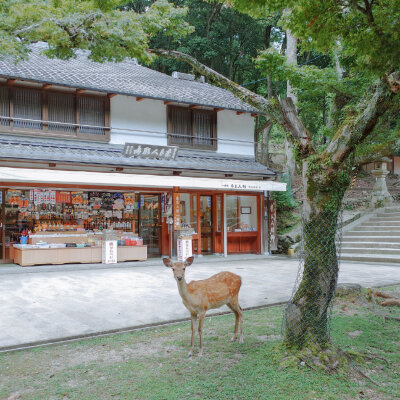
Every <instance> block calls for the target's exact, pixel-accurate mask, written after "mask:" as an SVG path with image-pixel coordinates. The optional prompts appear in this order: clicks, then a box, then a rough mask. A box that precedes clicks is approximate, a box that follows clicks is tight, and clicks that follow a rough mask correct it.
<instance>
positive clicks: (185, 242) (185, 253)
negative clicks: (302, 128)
mask: <svg viewBox="0 0 400 400" xmlns="http://www.w3.org/2000/svg"><path fill="white" fill-rule="evenodd" d="M177 246H178V249H177V254H178V260H179V261H185V260H186V259H187V258H189V257H192V255H193V252H192V239H190V238H182V239H178V241H177Z"/></svg>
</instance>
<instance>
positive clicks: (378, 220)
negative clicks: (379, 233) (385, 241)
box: [363, 217, 400, 224]
mask: <svg viewBox="0 0 400 400" xmlns="http://www.w3.org/2000/svg"><path fill="white" fill-rule="evenodd" d="M366 222H368V223H387V222H399V223H400V217H372V218H370V219H368V220H367V221H365V222H363V223H364V224H365V223H366Z"/></svg>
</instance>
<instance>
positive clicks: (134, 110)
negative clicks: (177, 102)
mask: <svg viewBox="0 0 400 400" xmlns="http://www.w3.org/2000/svg"><path fill="white" fill-rule="evenodd" d="M110 123H111V127H112V128H114V129H112V130H111V140H110V143H113V144H124V143H126V142H128V143H144V144H154V145H159V146H167V144H168V143H167V142H168V140H167V136H166V135H161V134H156V133H149V132H164V133H166V132H167V111H166V106H165V104H164V103H163V102H162V101H160V100H151V99H143V100H142V101H136V97H131V96H122V95H117V96H115V97H113V98H112V99H111V104H110ZM115 128H118V129H115ZM126 128H128V129H135V130H136V129H137V130H138V131H127V130H124V129H126Z"/></svg>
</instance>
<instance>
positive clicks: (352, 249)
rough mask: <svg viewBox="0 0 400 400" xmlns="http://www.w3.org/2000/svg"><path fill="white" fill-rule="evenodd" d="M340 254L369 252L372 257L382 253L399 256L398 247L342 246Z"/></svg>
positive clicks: (399, 250)
mask: <svg viewBox="0 0 400 400" xmlns="http://www.w3.org/2000/svg"><path fill="white" fill-rule="evenodd" d="M342 254H369V255H371V256H373V257H375V256H378V255H380V254H384V255H389V256H390V255H392V256H399V257H400V249H371V248H369V249H365V248H361V249H360V248H359V247H349V248H347V247H342Z"/></svg>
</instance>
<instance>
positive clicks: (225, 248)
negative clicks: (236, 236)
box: [222, 193, 228, 257]
mask: <svg viewBox="0 0 400 400" xmlns="http://www.w3.org/2000/svg"><path fill="white" fill-rule="evenodd" d="M223 202H224V207H223V208H224V214H223V216H222V219H223V224H224V257H228V232H227V225H226V194H225V193H224V199H223Z"/></svg>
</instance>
